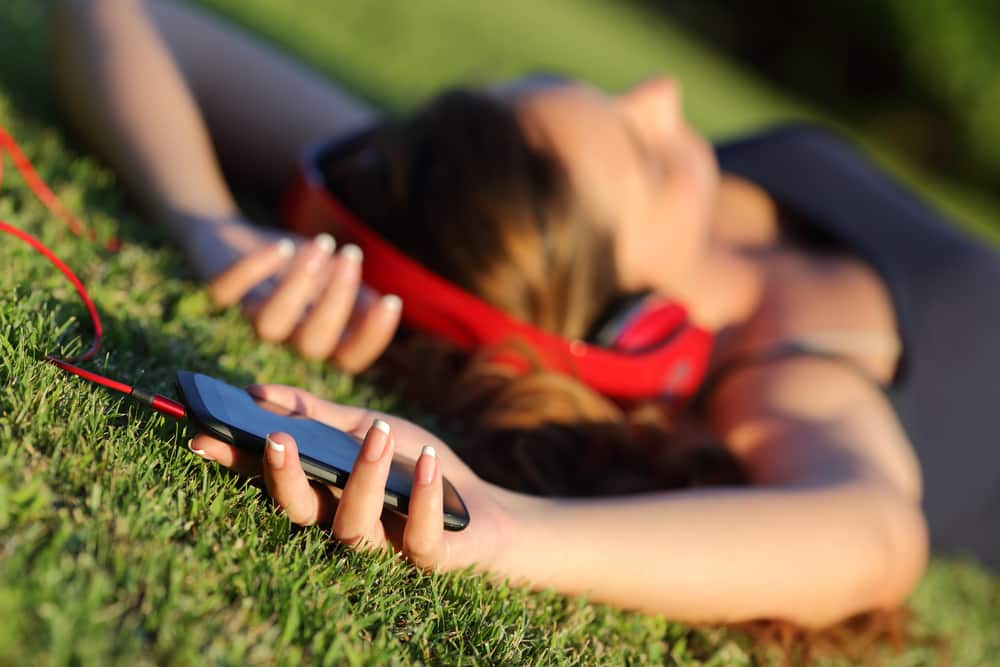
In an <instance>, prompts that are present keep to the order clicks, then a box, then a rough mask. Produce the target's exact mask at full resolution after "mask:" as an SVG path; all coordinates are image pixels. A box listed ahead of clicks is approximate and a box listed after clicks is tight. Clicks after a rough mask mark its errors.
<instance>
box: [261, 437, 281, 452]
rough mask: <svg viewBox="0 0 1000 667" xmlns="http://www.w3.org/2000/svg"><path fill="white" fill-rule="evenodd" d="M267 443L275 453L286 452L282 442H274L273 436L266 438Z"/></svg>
mask: <svg viewBox="0 0 1000 667" xmlns="http://www.w3.org/2000/svg"><path fill="white" fill-rule="evenodd" d="M265 441H266V442H267V446H268V447H270V448H271V449H273V450H274V451H276V452H283V451H285V446H284V445H283V444H281V443H280V442H275V441H274V440H271V436H267V438H265Z"/></svg>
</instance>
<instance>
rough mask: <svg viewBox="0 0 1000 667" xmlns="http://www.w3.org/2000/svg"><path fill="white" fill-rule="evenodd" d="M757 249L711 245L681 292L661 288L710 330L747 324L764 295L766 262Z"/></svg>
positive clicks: (734, 245)
mask: <svg viewBox="0 0 1000 667" xmlns="http://www.w3.org/2000/svg"><path fill="white" fill-rule="evenodd" d="M762 254H763V253H762V252H761V250H760V249H759V248H747V247H745V246H743V245H738V244H729V243H719V242H713V243H712V244H711V245H710V246H709V249H708V252H707V253H706V255H705V258H704V260H703V261H701V262H700V263H699V266H698V268H697V270H696V274H695V275H693V276H691V279H690V280H688V281H687V287H685V288H684V289H683V290H680V291H679V290H677V289H676V288H675V289H664V290H661V291H663V292H665V293H670V294H672V295H673V296H674V297H676V298H677V299H679V300H680V301H681V303H683V304H684V305H685V307H686V308H687V309H688V312H689V314H690V316H691V319H692V320H694V322H695V323H696V324H698V325H699V326H701V327H703V328H705V329H708V330H709V331H715V332H718V331H722V330H723V329H728V328H732V327H738V326H740V325H741V324H744V323H746V322H747V321H748V320H749V319H750V318H751V316H752V315H753V314H754V313H755V312H756V311H757V308H758V306H759V304H760V300H761V298H762V297H763V293H764V283H765V277H766V269H765V264H766V262H765V260H764V257H763V256H762Z"/></svg>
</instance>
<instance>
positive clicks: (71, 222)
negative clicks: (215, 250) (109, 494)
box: [0, 126, 185, 419]
mask: <svg viewBox="0 0 1000 667" xmlns="http://www.w3.org/2000/svg"><path fill="white" fill-rule="evenodd" d="M4 151H6V152H7V154H8V155H10V158H11V161H13V163H14V167H15V168H16V169H17V170H18V172H20V174H21V177H22V178H24V182H25V183H27V185H28V187H29V188H31V191H32V192H33V193H34V194H35V196H36V197H38V199H39V201H41V202H42V203H43V204H44V205H45V207H46V208H48V209H49V211H51V212H52V214H53V215H56V216H58V217H59V218H61V219H62V220H63V221H64V222H65V223H66V225H67V226H68V227H69V229H70V231H71V232H73V233H74V234H76V235H77V236H82V235H84V234H86V235H87V236H89V237H90V238H91V239H92V240H96V235H95V234H94V231H93V230H88V229H87V228H86V227H85V226H84V225H83V223H82V222H80V219H79V218H77V217H76V216H75V215H73V214H72V213H71V212H70V211H69V209H67V208H66V207H65V206H64V205H63V203H62V202H61V201H59V198H58V197H56V195H55V193H53V192H52V190H50V189H49V187H48V186H47V185H45V182H44V181H43V180H42V179H41V177H40V176H39V175H38V172H37V171H35V168H34V167H33V166H32V165H31V162H30V161H29V160H28V158H27V156H25V154H24V151H22V150H21V147H20V146H18V144H17V142H16V141H14V138H13V137H12V136H10V134H8V133H7V131H6V130H5V129H4V128H3V126H0V186H2V185H3V154H4ZM0 231H2V232H6V233H7V234H10V235H11V236H15V237H17V238H19V239H21V240H22V241H24V242H25V243H27V244H28V245H30V246H31V247H32V248H33V249H34V250H35V251H36V252H38V253H41V254H42V255H43V256H44V257H45V258H46V259H47V260H49V261H50V262H51V263H52V264H53V266H55V267H56V268H57V269H59V271H60V272H61V273H62V274H63V275H64V276H66V278H67V279H68V280H69V281H70V282H71V283H73V288H74V289H75V290H76V293H77V294H79V295H80V299H81V300H83V304H84V306H86V308H87V313H88V314H89V315H90V321H91V323H92V324H93V326H94V342H93V344H91V346H90V347H89V348H88V349H87V350H86V351H85V352H84V353H83V354H81V355H80V356H79V357H75V358H73V359H72V361H87V360H89V359H91V358H92V357H93V356H94V355H95V354H97V350H98V349H99V348H100V347H101V340H102V339H103V338H104V327H103V326H102V325H101V316H100V314H99V313H98V312H97V306H95V305H94V302H93V300H92V299H91V298H90V295H89V294H88V293H87V288H86V287H85V286H84V284H83V281H81V280H80V279H79V278H78V277H77V275H76V274H75V273H73V270H72V269H71V268H69V266H67V265H66V263H65V262H63V261H62V260H61V259H59V258H58V257H57V256H56V254H55V253H54V252H52V251H51V250H49V249H48V248H47V247H46V246H45V244H44V243H42V242H41V241H39V240H38V239H37V238H35V237H34V236H32V235H31V234H29V233H28V232H26V231H24V230H22V229H18V228H17V227H14V226H13V225H11V224H9V223H7V222H5V221H4V220H0ZM120 247H121V243H120V242H119V241H118V239H111V240H109V241H108V242H107V243H105V248H107V249H108V250H111V251H116V250H118V248H120ZM45 358H46V360H47V361H49V362H50V363H52V364H54V365H55V366H57V367H59V368H61V369H62V370H64V371H66V372H68V373H72V374H73V375H78V376H79V377H82V378H83V379H85V380H89V381H90V382H94V383H96V384H99V385H101V386H103V387H107V388H108V389H113V390H115V391H120V392H121V393H123V394H128V395H129V396H132V397H133V398H136V399H138V400H140V401H142V402H143V403H146V404H147V405H149V406H150V407H152V408H154V409H155V410H157V411H159V412H162V413H164V414H166V415H169V416H171V417H173V418H175V419H183V418H184V415H185V413H184V406H183V405H181V404H180V403H178V402H177V401H173V400H171V399H169V398H166V397H165V396H160V395H158V394H151V393H150V392H147V391H143V390H142V389H139V388H138V387H132V386H130V385H127V384H125V383H124V382H119V381H117V380H112V379H111V378H108V377H104V376H103V375H99V374H97V373H94V372H92V371H88V370H84V369H82V368H80V367H78V366H75V365H73V364H72V363H70V361H69V360H66V359H60V358H58V357H56V356H55V355H51V354H50V355H48V356H46V357H45Z"/></svg>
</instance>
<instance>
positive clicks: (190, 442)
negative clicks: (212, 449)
mask: <svg viewBox="0 0 1000 667" xmlns="http://www.w3.org/2000/svg"><path fill="white" fill-rule="evenodd" d="M193 444H194V438H191V439H190V440H188V449H190V450H191V452H192V453H194V454H197V455H198V456H200V457H201V458H203V459H206V460H208V461H211V460H212V457H210V456H209V455H208V452H206V451H205V450H204V449H195V448H194V447H192V445H193Z"/></svg>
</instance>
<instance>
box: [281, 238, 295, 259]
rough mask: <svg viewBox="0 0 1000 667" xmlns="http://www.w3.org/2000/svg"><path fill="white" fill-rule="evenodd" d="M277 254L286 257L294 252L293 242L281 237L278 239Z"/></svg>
mask: <svg viewBox="0 0 1000 667" xmlns="http://www.w3.org/2000/svg"><path fill="white" fill-rule="evenodd" d="M278 254H279V255H281V256H282V257H285V258H288V257H291V256H292V255H294V254H295V242H294V241H292V240H291V239H281V240H280V241H278Z"/></svg>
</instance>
